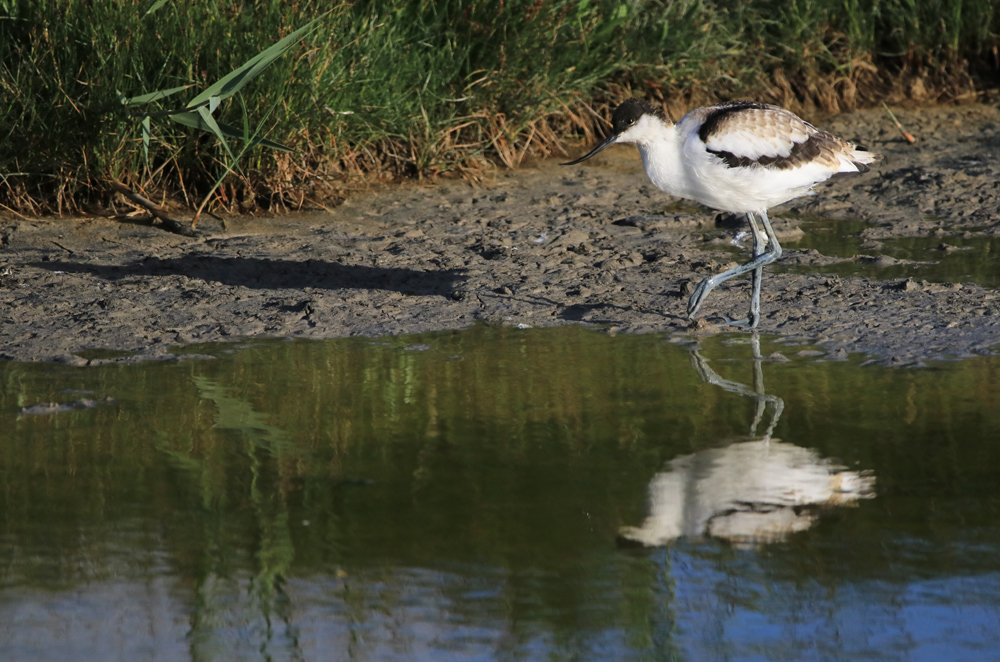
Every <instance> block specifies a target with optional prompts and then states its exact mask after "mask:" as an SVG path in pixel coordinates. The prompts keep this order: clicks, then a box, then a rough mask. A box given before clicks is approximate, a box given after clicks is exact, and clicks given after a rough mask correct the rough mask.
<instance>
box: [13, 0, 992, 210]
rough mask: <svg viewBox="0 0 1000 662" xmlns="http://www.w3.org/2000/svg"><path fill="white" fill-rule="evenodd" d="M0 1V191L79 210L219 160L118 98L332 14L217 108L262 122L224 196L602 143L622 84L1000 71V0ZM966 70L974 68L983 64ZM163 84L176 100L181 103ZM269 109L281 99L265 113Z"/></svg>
mask: <svg viewBox="0 0 1000 662" xmlns="http://www.w3.org/2000/svg"><path fill="white" fill-rule="evenodd" d="M153 4H154V2H153V1H152V0H123V1H121V2H115V3H110V2H86V1H84V0H0V91H2V94H3V99H4V103H3V104H2V106H0V177H2V178H0V204H2V205H4V206H5V207H7V208H9V209H12V210H17V211H19V212H21V213H45V212H56V213H70V212H74V211H78V210H79V209H80V208H81V205H86V204H91V203H97V204H104V205H107V204H109V203H111V202H112V197H111V193H110V190H111V189H110V188H109V187H108V186H107V184H106V182H108V181H109V180H120V181H123V182H125V183H126V184H128V185H129V186H132V187H134V188H135V189H137V190H142V191H145V192H146V194H147V196H150V197H154V198H155V199H156V200H160V199H163V196H171V197H172V198H173V199H175V200H177V201H180V202H181V203H183V204H186V205H187V206H189V207H195V206H197V205H198V203H199V202H200V198H199V196H201V195H204V194H205V193H206V192H208V191H209V190H210V188H211V186H212V185H213V184H214V182H215V180H216V178H217V177H219V176H220V175H221V174H223V173H224V171H225V163H224V162H225V160H226V159H225V152H224V151H223V150H222V149H221V147H220V146H219V143H218V141H217V140H216V139H215V138H214V137H213V136H211V135H209V134H205V133H204V132H198V131H196V130H193V129H187V128H184V127H179V126H176V125H172V124H171V123H169V122H154V123H153V140H152V141H151V147H150V152H149V155H148V158H147V154H146V152H145V150H144V149H143V142H142V131H141V125H140V121H139V118H137V117H135V116H133V115H131V114H130V112H129V110H128V109H127V108H125V107H123V106H122V104H121V103H120V101H119V99H120V95H125V96H126V97H128V96H136V95H139V94H142V93H145V92H148V91H152V90H157V89H166V88H172V87H177V86H180V85H192V86H193V87H192V93H191V94H190V95H187V96H185V95H183V94H182V95H180V96H183V97H184V98H185V99H186V98H188V97H190V96H194V95H195V94H197V92H199V91H201V90H203V89H204V88H206V87H207V86H209V85H210V84H211V83H213V82H215V81H216V80H218V79H219V78H221V77H223V76H224V75H226V74H227V73H229V72H230V71H232V70H234V69H236V68H237V67H239V66H240V65H241V64H243V63H244V62H246V61H247V60H248V59H250V58H251V57H253V56H254V55H256V54H257V53H260V52H261V51H263V50H264V49H266V48H267V47H269V46H270V45H271V44H273V43H274V42H276V41H278V40H279V39H281V38H282V37H284V36H286V35H288V34H289V33H290V32H292V31H293V30H294V29H296V28H298V27H301V26H302V25H305V24H306V23H307V22H308V21H310V20H312V19H314V18H317V17H319V19H320V27H319V29H317V30H315V31H314V32H313V33H311V34H310V36H309V37H308V38H307V39H306V40H305V41H304V42H303V43H302V44H301V45H300V46H298V47H296V48H293V49H292V51H291V52H289V54H287V55H285V56H284V57H283V58H281V59H280V60H278V61H277V62H276V63H275V64H274V65H273V66H272V67H270V68H269V69H268V70H267V71H265V72H264V74H263V75H262V76H261V77H260V78H258V79H255V80H254V81H253V82H252V83H251V84H250V85H248V86H247V87H246V88H245V89H244V90H243V91H242V93H241V94H242V102H243V104H242V105H241V103H240V102H239V100H237V99H230V100H227V101H225V102H224V105H223V107H221V108H220V109H219V112H218V113H217V114H218V116H219V118H220V119H221V120H223V121H228V122H229V123H230V124H233V125H236V126H241V124H242V120H241V113H242V112H243V111H242V110H241V108H242V106H243V105H245V108H246V112H247V117H248V118H249V121H250V122H251V123H253V122H257V121H261V120H262V119H263V118H267V120H266V126H264V127H263V128H264V129H265V130H266V131H267V137H268V138H270V139H271V140H274V141H277V142H280V143H283V144H286V145H288V146H290V147H292V148H294V152H292V153H290V154H282V153H276V152H272V151H270V150H263V149H258V150H254V151H253V152H251V153H250V154H249V157H248V158H246V159H245V160H243V161H242V162H241V164H240V169H239V170H238V171H236V172H233V173H232V174H231V175H229V176H228V178H227V180H226V184H225V185H224V186H222V187H221V188H220V189H219V191H218V194H217V197H216V198H215V199H214V203H215V205H216V206H220V205H221V206H223V207H226V208H229V209H231V210H236V209H239V208H241V207H242V208H246V207H254V206H265V207H275V206H280V205H290V204H297V203H299V202H301V201H302V199H303V196H308V197H309V198H310V199H313V200H323V199H330V198H336V197H337V196H338V195H339V194H340V191H341V189H342V188H343V187H344V186H345V183H348V182H350V181H352V180H354V179H356V178H359V177H365V178H371V177H376V178H395V177H399V176H417V177H423V176H431V175H436V174H438V173H442V172H450V173H466V174H470V173H471V174H474V173H475V172H477V171H478V170H479V169H481V168H482V167H483V166H484V165H485V164H486V163H488V162H492V163H496V164H499V165H501V166H508V167H513V166H516V165H517V164H518V163H519V162H520V160H521V159H522V158H523V157H524V156H525V155H527V154H533V155H550V154H554V153H555V154H558V153H560V149H561V147H560V146H561V145H562V144H563V143H566V142H568V141H571V140H573V139H577V140H580V139H582V140H592V139H593V137H594V134H595V132H596V131H598V130H599V126H600V125H599V122H598V121H597V120H596V119H595V118H594V117H593V115H592V114H591V113H590V112H589V111H587V110H586V109H585V106H586V105H590V106H591V107H592V108H594V109H596V110H597V111H598V112H599V113H606V112H607V110H608V107H609V105H613V104H614V103H615V102H616V101H618V100H620V99H621V98H622V97H623V96H627V95H630V94H645V95H648V96H649V97H650V98H654V99H657V98H664V97H666V98H672V99H675V100H677V102H676V103H675V107H676V108H678V109H679V108H680V107H681V106H684V105H685V104H686V103H688V102H694V101H706V100H710V99H713V98H727V97H734V96H756V97H758V98H764V99H768V100H773V101H777V102H779V103H785V104H790V105H793V106H796V105H798V106H807V107H808V106H818V107H822V108H825V109H830V110H836V109H838V108H850V107H854V106H856V105H864V104H868V103H876V102H879V101H881V99H882V95H883V94H884V93H885V92H886V90H887V89H889V86H890V81H891V80H892V79H893V77H894V76H898V75H905V74H913V73H914V72H920V73H921V74H922V75H923V74H929V75H931V76H932V77H933V76H936V75H946V74H947V75H950V76H956V75H961V76H968V75H969V74H974V73H977V72H979V73H984V74H986V75H991V74H992V75H993V76H995V75H996V73H997V61H996V49H997V46H998V43H1000V39H998V33H1000V11H998V8H1000V0H955V1H946V0H881V1H879V0H875V1H873V2H864V3H863V2H860V0H791V1H789V0H719V1H717V2H708V1H703V0H675V1H669V0H633V1H629V2H617V1H611V0H591V1H589V2H587V1H586V0H584V1H572V2H570V1H567V0H544V1H543V0H531V1H517V0H504V1H502V2H501V1H500V0H490V1H486V0H465V1H458V0H443V1H439V2H430V1H425V2H418V1H410V2H404V1H402V0H395V1H393V0H382V1H371V2H355V3H343V4H339V5H335V4H331V3H316V2H309V1H307V0H297V1H294V0H293V1H286V2H278V1H276V0H275V1H271V2H266V1H264V0H260V1H258V2H240V1H238V0H229V1H223V0H185V1H184V2H167V3H166V4H165V5H163V6H162V7H160V8H159V9H158V10H157V11H155V12H153V13H150V14H148V15H147V14H146V11H147V10H148V9H149V8H150V7H151V6H153ZM970 80H971V79H970ZM169 101H170V100H164V102H163V105H162V107H163V108H164V109H170V108H172V106H170V105H169V103H168V102H169ZM272 108H273V112H270V114H269V111H271V109H272Z"/></svg>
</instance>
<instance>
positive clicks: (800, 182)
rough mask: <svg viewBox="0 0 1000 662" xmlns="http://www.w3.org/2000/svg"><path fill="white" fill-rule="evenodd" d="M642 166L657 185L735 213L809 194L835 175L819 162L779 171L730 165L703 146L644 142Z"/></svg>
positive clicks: (763, 208) (777, 203)
mask: <svg viewBox="0 0 1000 662" xmlns="http://www.w3.org/2000/svg"><path fill="white" fill-rule="evenodd" d="M639 152H640V154H641V155H642V163H643V167H644V168H645V170H646V174H647V175H648V176H649V179H650V181H651V182H652V183H653V185H654V186H656V187H657V188H658V189H660V190H662V191H666V192H667V193H669V194H671V195H675V196H678V197H681V198H687V199H688V200H694V201H696V202H700V203H701V204H703V205H705V206H707V207H711V208H712V209H718V210H720V211H728V212H734V213H746V212H758V211H765V210H767V209H769V208H770V207H773V206H775V205H780V204H782V203H784V202H788V201H789V200H791V199H793V198H797V197H799V196H801V195H806V194H808V193H809V192H810V189H811V188H812V187H813V185H815V184H817V183H819V182H822V181H825V180H827V179H829V177H830V176H831V175H832V174H833V173H831V172H830V171H828V170H827V169H826V168H823V167H821V166H819V165H818V164H811V163H809V164H805V165H804V166H801V167H798V168H789V169H786V170H777V169H771V168H765V167H760V166H750V167H736V168H731V167H729V166H727V165H726V164H725V162H724V161H723V160H722V159H720V158H719V157H718V156H716V155H714V154H711V153H709V152H707V151H704V150H701V151H698V152H695V153H690V152H689V153H687V154H682V153H681V150H680V149H676V148H674V149H670V148H669V147H668V146H660V148H659V149H657V148H650V147H644V146H641V145H640V146H639Z"/></svg>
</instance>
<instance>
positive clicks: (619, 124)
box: [611, 99, 667, 134]
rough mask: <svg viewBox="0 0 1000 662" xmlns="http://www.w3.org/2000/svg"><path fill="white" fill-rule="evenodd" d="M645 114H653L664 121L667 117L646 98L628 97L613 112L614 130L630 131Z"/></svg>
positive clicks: (612, 125)
mask: <svg viewBox="0 0 1000 662" xmlns="http://www.w3.org/2000/svg"><path fill="white" fill-rule="evenodd" d="M643 115H653V116H655V117H658V118H659V119H661V120H663V121H666V119H667V117H666V115H664V114H663V111H662V110H660V109H659V108H657V107H656V106H654V105H653V104H651V103H649V102H648V101H646V100H645V99H628V100H626V101H623V102H622V103H621V104H620V105H619V106H618V107H617V108H615V112H613V113H612V114H611V127H612V131H614V132H615V133H616V134H618V133H624V132H625V131H628V130H629V128H630V127H631V126H632V125H633V124H635V123H636V122H638V121H639V118H640V117H642V116H643Z"/></svg>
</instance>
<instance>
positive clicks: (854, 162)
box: [841, 143, 882, 172]
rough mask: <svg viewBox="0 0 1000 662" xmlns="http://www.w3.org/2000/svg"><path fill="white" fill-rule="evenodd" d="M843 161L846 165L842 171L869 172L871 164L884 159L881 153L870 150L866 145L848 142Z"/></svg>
mask: <svg viewBox="0 0 1000 662" xmlns="http://www.w3.org/2000/svg"><path fill="white" fill-rule="evenodd" d="M844 157H845V158H844V159H843V160H842V161H841V162H842V163H843V165H844V166H846V167H845V168H844V169H843V170H841V172H868V171H869V170H871V166H872V165H874V164H876V163H878V162H879V161H881V160H882V155H881V154H876V153H875V152H869V151H868V148H867V147H865V146H864V145H855V144H852V143H847V150H846V153H845V154H844Z"/></svg>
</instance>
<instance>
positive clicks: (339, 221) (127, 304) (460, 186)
mask: <svg viewBox="0 0 1000 662" xmlns="http://www.w3.org/2000/svg"><path fill="white" fill-rule="evenodd" d="M899 116H900V119H901V120H902V121H903V122H904V123H905V124H906V128H907V130H908V131H910V132H911V133H913V134H914V135H915V136H916V137H917V139H918V142H917V144H916V145H909V144H907V143H906V142H904V141H902V140H901V138H900V135H899V133H898V131H897V129H896V128H895V127H894V126H893V125H892V124H891V123H890V121H889V120H888V118H887V117H886V116H885V114H884V113H882V112H881V111H879V112H876V111H870V112H864V113H856V114H851V115H842V116H838V117H834V118H830V119H828V120H826V121H823V122H821V125H822V126H823V128H827V129H829V130H831V131H833V132H835V133H837V134H839V135H841V136H843V137H845V138H848V139H852V140H856V141H859V142H862V143H864V144H866V145H867V146H868V147H869V148H871V149H873V150H874V151H878V152H882V153H884V154H885V155H886V160H885V163H883V164H882V165H881V166H880V167H879V168H878V169H877V170H875V171H873V172H871V173H869V174H867V175H863V176H859V177H854V178H844V179H841V180H839V181H835V182H831V183H828V184H824V185H821V186H820V187H818V188H817V191H818V193H819V195H817V196H815V197H811V198H802V199H799V200H796V201H793V202H791V203H789V204H788V205H786V206H784V207H781V208H778V209H776V210H774V212H773V214H772V218H773V220H774V226H775V230H776V231H777V233H778V237H779V239H781V240H784V241H785V243H786V245H787V246H788V247H787V248H786V253H785V256H784V257H783V258H782V260H781V263H780V264H782V265H790V264H794V265H799V266H800V267H801V266H802V265H805V267H807V269H806V273H788V272H784V273H782V272H781V271H782V269H780V268H777V269H776V268H769V269H767V270H765V277H764V291H763V298H762V309H763V318H762V320H761V324H760V331H761V332H763V333H769V334H777V335H779V336H784V337H787V338H790V339H793V340H796V341H801V342H803V343H815V344H818V345H820V346H821V347H822V348H823V349H824V350H825V351H827V352H829V353H830V354H832V355H834V356H843V355H844V354H845V353H847V352H864V353H868V354H871V355H872V356H873V357H874V358H876V359H878V360H881V361H887V362H897V363H913V362H917V361H920V360H922V359H927V358H933V357H937V356H967V355H970V354H974V353H978V352H987V351H991V348H995V347H996V346H998V345H1000V296H998V293H997V292H996V291H995V290H992V289H984V288H983V287H980V286H979V285H976V284H973V283H957V282H956V283H948V282H945V283H936V282H927V281H925V280H921V279H920V278H919V277H914V278H909V279H905V278H903V279H901V278H886V279H877V278H876V279H872V278H862V277H850V276H847V277H840V276H831V275H830V274H829V273H828V272H825V271H824V269H825V268H827V269H828V267H829V265H830V264H831V263H833V262H839V261H841V258H834V257H831V256H829V255H824V254H822V253H821V252H817V251H815V250H797V249H796V248H795V247H794V243H793V242H794V241H795V240H796V239H797V238H798V237H801V236H802V233H803V227H804V228H806V231H807V230H808V224H804V221H803V219H807V218H817V217H819V218H828V219H861V220H864V221H867V222H869V223H870V224H871V225H870V226H869V227H868V228H867V229H865V230H864V231H863V233H862V237H863V238H864V240H865V243H864V244H863V246H864V247H865V248H864V252H863V253H862V254H858V255H857V256H854V257H851V258H849V259H850V260H854V261H857V262H863V261H868V263H869V264H870V263H871V262H872V261H874V262H875V263H876V264H877V262H878V260H884V261H886V263H887V264H898V260H895V261H894V260H893V259H892V258H888V257H880V253H879V250H878V247H879V246H880V245H881V243H882V242H885V241H887V240H892V239H896V238H905V237H925V236H939V237H941V239H942V243H946V242H947V240H948V237H949V236H956V235H957V236H963V237H975V236H984V235H991V236H997V235H998V234H1000V183H998V182H1000V112H998V110H997V109H996V108H992V107H985V106H966V107H958V108H944V109H933V110H920V111H904V112H901V113H899ZM725 225H726V224H725V223H723V226H725ZM202 229H203V230H204V231H205V233H204V235H203V236H201V237H198V238H186V237H181V236H177V235H173V234H169V233H166V232H163V231H161V230H159V229H157V228H154V227H149V226H146V225H143V224H129V223H121V222H115V221H110V220H107V219H102V218H81V219H72V220H67V219H58V220H47V219H42V220H25V219H20V218H9V217H8V218H4V219H3V220H2V222H0V242H2V243H0V356H2V357H3V358H5V359H9V360H57V361H68V362H72V363H79V364H85V363H86V362H87V361H88V360H107V357H104V358H101V357H102V356H104V355H103V354H102V353H101V352H97V351H95V350H117V351H121V352H125V353H128V354H130V355H133V356H137V357H142V358H155V357H158V356H163V355H165V354H167V353H168V351H170V350H171V349H172V348H176V347H177V345H179V344H184V343H192V342H212V341H224V340H232V339H238V338H244V337H302V338H330V337H337V336H347V335H359V334H360V335H368V336H380V335H389V334H402V333H411V332H419V331H429V330H439V329H456V328H462V327H466V326H468V325H470V324H472V323H474V322H476V321H477V320H482V321H486V322H489V323H495V324H511V325H517V324H525V325H531V326H544V325H553V324H565V323H589V324H600V325H605V326H610V327H615V328H617V329H618V330H620V331H622V332H663V333H667V334H698V333H711V332H714V331H715V327H713V325H712V324H711V323H710V322H711V321H712V320H713V319H715V318H714V317H713V315H712V314H713V313H716V312H721V313H726V314H729V315H732V316H736V317H742V316H744V315H745V314H746V309H747V306H748V296H749V292H748V280H747V279H745V278H744V279H737V280H734V281H730V282H729V283H726V284H724V285H722V286H721V287H719V288H718V289H717V290H716V291H715V292H713V293H712V295H711V296H710V297H709V299H708V300H707V301H706V303H705V305H704V306H703V308H702V311H701V312H702V314H703V315H704V316H705V318H706V319H707V321H708V323H701V324H697V325H694V326H692V325H691V324H690V322H689V320H688V319H687V318H686V316H685V315H684V310H685V305H686V302H687V297H688V294H689V293H690V291H691V288H692V287H693V285H694V284H696V283H697V282H698V281H699V280H700V279H701V278H703V277H705V276H707V275H710V274H711V273H715V272H718V271H720V270H722V269H724V268H726V267H727V266H729V265H731V264H734V263H735V262H734V261H735V260H738V261H744V260H745V259H747V257H746V254H745V253H744V254H740V255H736V254H733V253H732V252H731V251H728V250H727V246H728V245H729V243H730V241H731V239H732V235H733V230H731V229H728V228H727V227H717V214H716V213H715V212H712V211H708V210H705V209H701V208H698V207H697V206H694V205H689V204H687V203H678V202H677V201H674V200H672V199H671V198H669V196H667V195H666V194H664V193H662V192H660V191H658V190H656V189H655V188H653V187H652V186H651V185H650V184H649V183H648V181H647V180H646V178H645V175H644V174H643V172H642V168H641V164H640V163H639V161H638V156H637V154H636V151H635V149H634V148H632V147H616V148H613V149H610V150H607V151H605V152H604V153H603V154H602V155H601V156H600V157H598V158H595V159H593V161H591V162H587V163H586V164H583V165H580V166H574V167H569V168H563V167H560V166H558V165H557V164H555V163H553V162H545V163H539V164H537V165H536V166H534V167H531V168H525V169H523V170H521V171H518V172H513V173H504V174H499V175H497V176H496V177H494V178H493V179H492V180H491V181H489V182H488V183H486V184H485V185H482V186H478V187H471V186H469V185H468V184H466V183H461V182H449V183H442V184H437V185H428V186H415V185H411V186H404V187H401V188H398V189H394V190H389V191H383V192H379V193H373V194H370V195H363V196H358V197H356V198H353V199H350V200H349V201H348V202H346V203H345V204H344V205H342V206H341V207H339V208H337V209H336V210H335V211H334V212H333V213H325V212H324V213H315V214H309V215H305V216H300V217H295V218H290V217H279V218H268V219H248V218H234V219H230V220H228V221H227V223H226V224H225V225H224V226H223V225H222V224H220V223H216V222H214V221H212V220H211V219H206V220H205V221H203V224H202ZM744 247H745V248H746V246H744ZM799 270H801V269H799ZM94 357H98V358H96V359H95V358H94Z"/></svg>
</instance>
